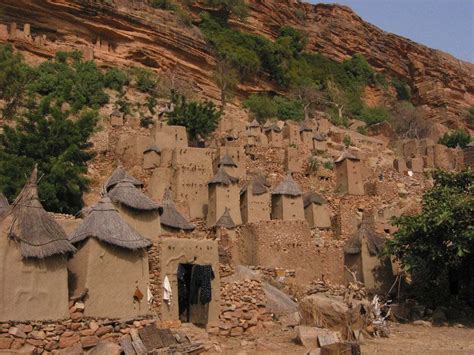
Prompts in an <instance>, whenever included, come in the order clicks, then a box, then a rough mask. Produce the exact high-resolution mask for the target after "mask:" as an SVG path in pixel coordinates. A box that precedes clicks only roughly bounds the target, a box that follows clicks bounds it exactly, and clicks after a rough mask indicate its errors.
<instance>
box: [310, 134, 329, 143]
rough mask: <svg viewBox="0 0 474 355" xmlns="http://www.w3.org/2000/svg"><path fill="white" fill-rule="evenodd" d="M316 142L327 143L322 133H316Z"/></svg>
mask: <svg viewBox="0 0 474 355" xmlns="http://www.w3.org/2000/svg"><path fill="white" fill-rule="evenodd" d="M313 139H314V140H316V141H318V142H324V141H326V137H324V136H323V135H322V134H321V133H319V132H316V134H315V135H314V137H313Z"/></svg>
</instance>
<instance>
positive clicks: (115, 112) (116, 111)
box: [110, 110, 122, 117]
mask: <svg viewBox="0 0 474 355" xmlns="http://www.w3.org/2000/svg"><path fill="white" fill-rule="evenodd" d="M112 116H114V117H122V112H120V111H119V110H113V111H112V113H111V114H110V117H112Z"/></svg>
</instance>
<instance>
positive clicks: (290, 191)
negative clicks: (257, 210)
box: [272, 174, 303, 196]
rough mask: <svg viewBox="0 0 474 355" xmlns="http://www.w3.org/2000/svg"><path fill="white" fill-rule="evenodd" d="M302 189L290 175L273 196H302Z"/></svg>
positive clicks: (274, 191) (273, 192)
mask: <svg viewBox="0 0 474 355" xmlns="http://www.w3.org/2000/svg"><path fill="white" fill-rule="evenodd" d="M302 194H303V193H302V192H301V189H300V187H299V186H298V184H297V183H296V181H295V180H293V178H292V177H291V174H288V175H287V176H286V177H285V178H284V179H283V181H282V182H281V183H280V185H278V186H277V187H276V188H275V189H274V190H273V191H272V195H286V196H301V195H302Z"/></svg>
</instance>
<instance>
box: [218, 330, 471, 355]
mask: <svg viewBox="0 0 474 355" xmlns="http://www.w3.org/2000/svg"><path fill="white" fill-rule="evenodd" d="M390 330H391V335H390V337H389V338H376V339H367V340H365V341H363V343H362V346H361V350H362V354H364V355H365V354H380V355H382V354H384V355H385V354H390V355H391V354H393V355H397V354H400V355H402V354H403V355H407V354H417V355H420V354H429V355H432V354H443V355H451V354H455V355H457V354H459V355H461V354H465V355H474V328H472V327H471V328H467V327H465V328H458V327H455V326H445V327H423V326H415V325H411V324H398V323H392V324H391V328H390ZM294 338H295V332H294V331H293V330H290V329H287V330H284V329H278V328H274V329H267V330H266V331H265V332H264V333H263V334H259V335H258V336H255V337H248V336H247V337H236V338H212V341H213V342H214V344H216V345H217V344H218V348H219V350H220V353H224V354H236V355H237V354H238V355H253V354H272V355H273V354H275V355H276V354H302V355H303V354H307V353H308V350H306V349H305V348H304V347H303V346H301V345H298V344H296V343H295V341H294ZM210 353H214V352H210Z"/></svg>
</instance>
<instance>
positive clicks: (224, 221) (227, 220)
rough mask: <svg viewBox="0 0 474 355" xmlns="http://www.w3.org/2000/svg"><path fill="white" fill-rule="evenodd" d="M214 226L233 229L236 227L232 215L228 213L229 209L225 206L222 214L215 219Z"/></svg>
mask: <svg viewBox="0 0 474 355" xmlns="http://www.w3.org/2000/svg"><path fill="white" fill-rule="evenodd" d="M216 227H222V228H227V229H234V228H235V227H236V225H235V222H234V220H233V219H232V216H231V215H230V210H229V209H228V208H227V207H226V208H225V211H224V213H223V214H222V216H221V217H220V218H219V219H218V220H217V222H216Z"/></svg>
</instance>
